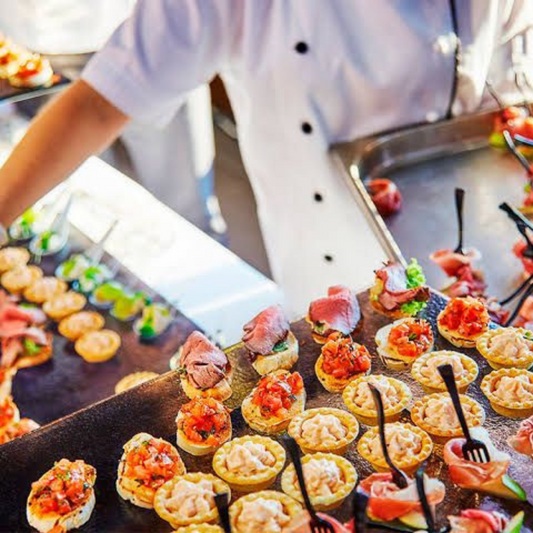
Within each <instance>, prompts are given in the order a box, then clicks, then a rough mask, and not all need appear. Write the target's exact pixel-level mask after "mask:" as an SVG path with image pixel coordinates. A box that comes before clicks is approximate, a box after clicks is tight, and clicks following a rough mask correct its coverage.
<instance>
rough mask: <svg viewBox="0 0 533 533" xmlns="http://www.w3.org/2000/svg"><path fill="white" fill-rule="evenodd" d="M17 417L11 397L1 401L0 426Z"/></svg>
mask: <svg viewBox="0 0 533 533" xmlns="http://www.w3.org/2000/svg"><path fill="white" fill-rule="evenodd" d="M14 417H15V407H14V404H13V401H12V400H11V399H10V398H6V399H5V400H4V401H3V402H2V403H0V428H1V427H4V426H5V425H7V424H9V423H10V422H11V421H12V420H13V418H14Z"/></svg>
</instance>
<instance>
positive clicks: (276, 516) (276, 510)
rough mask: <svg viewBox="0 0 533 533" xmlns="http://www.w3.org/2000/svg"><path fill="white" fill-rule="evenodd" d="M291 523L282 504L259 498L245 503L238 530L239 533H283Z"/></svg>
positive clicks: (239, 518)
mask: <svg viewBox="0 0 533 533" xmlns="http://www.w3.org/2000/svg"><path fill="white" fill-rule="evenodd" d="M289 522H290V517H289V516H288V515H287V514H286V513H285V512H284V509H283V505H282V504H281V502H279V501H277V500H269V499H265V498H258V499H257V500H253V501H246V502H244V503H243V505H242V510H241V513H240V514H239V516H238V518H237V529H238V531H239V533H281V532H282V531H283V527H284V526H286V525H287V524H288V523H289Z"/></svg>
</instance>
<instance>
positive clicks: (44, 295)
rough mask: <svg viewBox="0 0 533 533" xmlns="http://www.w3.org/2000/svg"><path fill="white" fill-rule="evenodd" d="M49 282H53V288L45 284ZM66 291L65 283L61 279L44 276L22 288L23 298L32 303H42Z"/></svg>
mask: <svg viewBox="0 0 533 533" xmlns="http://www.w3.org/2000/svg"><path fill="white" fill-rule="evenodd" d="M51 280H54V281H51ZM50 283H53V284H54V286H53V288H50V287H48V286H47V285H48V284H50ZM66 291H67V284H66V282H65V281H63V280H62V279H57V278H51V277H44V278H40V279H38V280H37V281H35V283H32V284H31V285H29V286H28V287H26V289H25V290H24V299H25V300H27V301H28V302H31V303H34V304H43V303H45V302H46V301H48V300H51V299H53V298H55V297H56V296H59V295H60V294H63V293H64V292H66Z"/></svg>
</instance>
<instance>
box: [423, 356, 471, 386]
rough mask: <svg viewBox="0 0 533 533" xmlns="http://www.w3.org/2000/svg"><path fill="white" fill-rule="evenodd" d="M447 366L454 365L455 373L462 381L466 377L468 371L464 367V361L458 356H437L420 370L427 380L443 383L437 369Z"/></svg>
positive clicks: (426, 362) (431, 358)
mask: <svg viewBox="0 0 533 533" xmlns="http://www.w3.org/2000/svg"><path fill="white" fill-rule="evenodd" d="M446 364H448V365H452V367H453V373H454V375H455V377H456V378H457V379H461V378H462V377H463V376H464V375H465V373H466V370H465V367H464V366H463V361H462V360H461V357H460V356H459V355H457V354H437V355H434V356H431V357H429V358H428V359H426V361H425V362H424V364H423V365H422V367H421V368H420V373H421V374H422V375H423V376H424V377H425V378H428V379H431V380H436V381H439V382H442V378H441V376H440V374H439V371H438V370H437V368H438V367H439V366H441V365H446Z"/></svg>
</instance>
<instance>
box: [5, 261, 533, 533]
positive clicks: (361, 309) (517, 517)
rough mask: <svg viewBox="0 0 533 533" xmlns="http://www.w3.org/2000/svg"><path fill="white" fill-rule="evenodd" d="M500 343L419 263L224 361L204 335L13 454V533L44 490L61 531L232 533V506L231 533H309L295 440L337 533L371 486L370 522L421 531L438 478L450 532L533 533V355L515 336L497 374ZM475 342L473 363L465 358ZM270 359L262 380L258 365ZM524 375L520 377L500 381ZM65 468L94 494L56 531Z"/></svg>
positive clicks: (85, 495)
mask: <svg viewBox="0 0 533 533" xmlns="http://www.w3.org/2000/svg"><path fill="white" fill-rule="evenodd" d="M376 309H379V311H380V312H378V311H377V310H376ZM478 311H479V312H478ZM458 315H459V319H457V316H458ZM397 322H399V323H397ZM392 323H394V324H395V325H394V326H393V327H392V328H391V327H390V325H391V324H392ZM426 325H427V326H428V327H429V329H428V327H426ZM492 328H493V326H492V325H491V323H490V321H489V319H488V315H487V313H486V311H485V310H484V309H481V310H478V309H477V307H475V306H473V304H472V310H468V311H465V310H464V309H461V311H460V312H458V309H457V304H456V303H455V301H454V300H451V301H448V300H446V299H445V298H443V297H442V296H441V295H440V294H439V293H436V292H434V291H429V290H428V289H427V287H426V286H425V284H424V282H423V276H422V275H421V271H420V268H419V267H418V266H417V264H416V262H413V263H411V267H410V270H409V271H405V270H402V269H400V268H399V267H398V265H395V264H387V265H384V266H383V267H382V268H380V269H378V271H377V275H376V284H375V286H374V287H373V288H372V289H371V290H370V291H365V292H364V293H362V294H359V295H355V294H354V293H353V291H350V290H349V289H348V288H346V287H331V288H330V290H329V291H328V295H327V296H324V297H323V298H319V299H318V300H316V301H315V302H312V303H311V305H310V307H309V312H308V315H307V318H306V319H305V320H300V321H298V322H295V323H292V324H289V323H288V322H287V320H286V319H285V317H284V316H283V312H282V310H281V309H280V308H278V307H277V306H273V307H271V308H268V309H266V310H265V311H263V312H262V313H260V314H259V315H258V316H257V317H255V318H253V319H252V320H251V321H250V322H249V323H248V324H246V325H245V326H244V340H243V343H241V344H239V345H236V346H233V347H231V348H229V349H227V350H225V351H224V352H223V351H221V350H220V349H218V348H217V347H216V346H215V345H213V344H212V343H211V342H210V341H209V340H208V339H207V338H205V337H204V336H203V335H202V334H201V333H193V334H191V335H190V336H189V338H188V339H187V341H186V342H185V344H184V346H183V347H182V349H181V351H180V354H179V366H178V369H177V370H175V371H172V372H169V373H167V374H165V375H163V376H160V377H158V378H156V379H154V380H152V381H150V382H149V383H144V384H142V385H140V386H139V387H136V388H134V389H132V390H128V391H126V392H125V393H123V394H120V395H118V396H115V397H112V398H109V399H106V400H104V401H102V402H100V403H98V404H96V405H94V406H92V407H89V408H87V409H85V410H82V411H80V412H78V413H76V414H74V415H72V416H69V417H66V418H64V419H62V420H59V421H57V422H55V423H53V424H51V425H48V426H47V427H45V428H42V429H40V430H37V431H35V432H33V433H31V434H29V435H27V436H26V437H25V438H23V439H18V440H15V441H13V442H10V443H8V444H6V445H5V446H3V447H1V448H0V471H1V472H2V476H0V500H1V501H2V503H3V504H2V506H0V524H1V527H4V528H5V531H20V532H24V531H33V530H32V529H31V527H30V525H29V522H28V518H29V517H30V516H33V515H31V513H30V514H29V515H28V510H30V511H31V509H33V507H32V504H33V503H34V499H35V498H37V499H39V498H38V497H37V496H35V492H36V491H37V494H38V495H39V494H40V497H42V498H45V503H42V502H41V503H42V505H41V503H39V502H37V506H38V507H39V505H40V507H39V508H40V509H41V511H42V510H43V509H44V510H45V511H47V512H53V513H56V514H55V515H54V516H55V517H56V519H57V520H56V523H55V525H57V526H58V529H57V531H64V529H63V530H62V529H59V526H60V525H64V524H63V518H61V517H63V516H68V512H70V511H72V510H73V509H82V510H83V512H84V513H85V514H83V520H84V523H83V525H82V527H81V528H80V531H83V532H99V533H103V532H106V531H109V532H111V531H112V532H116V533H120V532H131V531H136V532H152V533H154V532H161V533H169V532H171V531H176V530H178V531H180V532H182V531H183V532H186V531H196V532H199V531H214V532H219V531H221V530H220V529H217V528H216V527H214V526H213V525H208V524H216V522H217V512H216V508H215V506H214V502H213V495H214V494H215V493H227V494H228V495H231V505H230V517H231V521H232V526H233V531H234V533H239V532H241V531H242V532H250V533H255V532H262V531H266V530H267V529H265V528H266V525H265V524H267V523H268V524H270V525H269V527H271V528H273V529H271V530H272V531H279V532H282V531H283V532H285V531H287V532H288V531H293V532H294V533H297V532H304V531H307V529H305V527H304V526H303V525H302V526H299V525H298V522H299V521H300V522H301V521H302V516H303V515H302V514H301V503H300V501H301V493H300V490H299V486H298V483H297V482H296V476H295V471H294V466H293V465H292V464H291V462H290V461H289V460H288V454H287V453H286V451H285V445H286V442H285V440H284V437H283V435H284V434H285V433H288V434H289V435H290V436H291V437H293V439H294V440H295V442H296V443H297V445H298V446H299V448H300V449H301V451H302V453H303V455H302V463H303V468H304V472H305V476H306V485H307V489H308V491H309V492H310V493H311V500H312V502H313V504H314V506H315V508H316V509H317V510H318V511H321V512H325V513H327V514H328V515H329V516H332V517H334V518H335V519H336V520H338V521H339V522H340V523H345V522H348V521H349V520H350V518H351V516H352V503H351V496H350V495H351V493H352V491H353V490H354V488H355V487H356V486H358V489H357V490H358V491H360V492H362V493H364V494H367V495H369V496H370V503H369V508H368V509H369V513H370V514H371V518H372V520H373V521H374V522H376V521H379V520H381V521H382V522H383V523H391V524H392V523H393V524H395V525H396V526H399V527H401V528H403V530H405V531H419V530H424V529H425V528H424V523H423V521H422V520H421V517H422V515H421V513H420V506H419V504H418V503H417V502H418V498H417V496H416V490H415V485H414V483H415V482H414V480H413V478H412V477H411V476H413V475H414V472H415V471H416V470H417V469H418V468H419V467H420V466H421V465H422V464H423V463H425V464H426V474H427V477H426V482H425V485H426V492H427V495H428V500H429V501H430V502H431V505H434V506H435V507H436V516H437V520H438V523H439V524H440V525H442V526H444V525H445V524H446V523H447V522H446V517H455V518H450V521H451V522H452V523H453V524H454V527H456V529H454V530H453V531H454V532H456V531H457V532H459V531H461V532H464V531H471V532H474V531H477V529H475V528H476V527H480V524H481V525H482V524H483V523H486V521H488V522H489V523H490V524H492V525H491V528H492V529H487V528H486V529H479V530H480V531H491V532H492V533H498V532H500V533H503V532H505V533H520V531H522V532H524V533H531V532H532V531H533V514H532V513H531V503H532V502H533V476H532V475H531V474H532V472H533V463H532V462H531V461H532V457H531V454H532V451H533V450H532V442H533V439H532V435H533V422H532V419H529V418H526V417H527V416H530V413H532V412H533V381H532V379H531V377H530V376H531V374H530V373H529V371H528V370H526V369H525V367H526V366H528V364H529V363H530V362H531V363H532V364H533V340H530V339H529V335H526V336H523V335H518V336H516V338H514V340H513V341H512V342H510V343H507V344H505V346H508V347H509V348H508V349H507V351H505V353H506V354H507V355H506V357H505V359H506V361H504V362H503V364H502V357H503V355H502V354H501V353H500V352H501V341H502V339H500V341H499V344H498V339H494V338H493V337H494V335H495V334H494V333H493V331H494V330H493V329H492ZM452 331H453V333H454V335H453V336H452V335H450V332H452ZM503 331H504V333H505V335H506V336H507V335H508V336H512V335H515V334H516V332H514V331H513V330H503ZM326 332H327V333H328V337H327V338H325V337H324V334H325V333H326ZM380 332H381V333H380ZM383 332H385V334H384V333H383ZM442 332H444V333H445V334H446V336H443V335H442ZM501 335H503V333H501V334H500V336H501ZM446 337H448V338H449V339H451V340H453V342H454V344H452V343H450V342H449V341H448V340H447V339H446ZM473 341H475V346H476V347H475V348H464V347H458V346H457V345H458V344H464V343H466V344H468V345H470V346H471V345H472V342H473ZM296 343H297V346H298V348H297V349H296ZM511 348H512V350H511ZM511 352H512V353H511ZM269 354H270V355H269ZM279 354H283V355H282V356H279ZM498 354H500V355H498ZM528 354H529V356H530V357H532V359H531V360H530V359H527V356H528ZM258 356H262V357H263V358H264V359H263V360H261V359H258ZM268 357H272V358H273V359H272V362H268V365H267V366H268V370H269V371H268V372H264V370H265V368H264V366H265V365H264V364H259V365H257V362H258V360H259V361H262V363H265V360H266V359H267V358H268ZM498 360H499V363H498ZM515 360H516V361H519V362H520V363H521V364H522V368H521V369H520V368H514V366H512V367H511V368H507V367H506V366H505V363H507V364H510V365H513V361H515ZM442 365H448V368H450V370H451V372H452V380H453V379H454V378H453V376H454V375H455V376H456V382H457V386H458V388H459V390H460V403H461V406H462V410H463V412H464V414H465V416H466V419H467V424H468V427H469V429H470V431H471V433H472V436H474V437H475V438H476V439H478V440H479V441H480V442H482V443H483V446H485V447H486V448H487V450H488V453H489V456H490V461H489V462H486V463H478V462H472V461H471V459H470V456H469V455H464V454H465V452H464V451H463V444H464V439H463V438H462V437H461V428H460V426H459V423H458V420H457V418H456V417H455V415H454V407H453V406H452V402H451V399H450V398H451V397H450V396H449V394H448V392H446V386H445V385H444V382H442V378H441V377H440V376H439V372H440V369H441V368H442ZM495 366H498V367H500V366H501V368H498V369H496V368H495ZM529 366H531V364H529ZM528 368H529V367H528ZM372 387H374V388H375V390H377V391H379V394H380V397H381V401H382V402H383V405H384V417H385V422H386V425H385V428H386V431H387V441H386V442H387V449H388V451H389V454H390V455H391V458H392V460H393V461H394V463H395V464H396V466H398V467H400V468H401V469H402V470H403V471H404V472H405V473H406V474H407V475H408V476H410V477H409V481H408V484H407V486H406V487H405V488H403V489H401V488H400V486H399V485H398V486H396V485H395V483H394V482H393V478H392V477H391V474H390V473H388V472H387V468H386V463H385V461H384V458H383V455H382V452H381V447H380V443H379V433H378V427H377V426H376V423H377V411H376V404H375V403H374V402H373V400H372V394H373V393H372V390H373V389H372ZM517 396H519V397H520V398H521V403H520V405H517V404H516V397H517ZM529 399H531V403H530V404H529V403H528V402H529ZM522 408H523V409H522ZM517 409H518V411H517ZM61 460H66V461H69V462H70V463H63V462H61ZM54 464H55V466H54ZM67 466H68V468H72V469H78V470H80V471H85V472H87V473H86V475H87V476H89V477H88V478H87V479H86V482H85V484H84V485H83V487H86V489H83V490H82V489H81V488H80V489H79V490H78V491H77V492H76V493H75V494H76V497H75V498H74V500H72V499H69V503H70V504H71V506H70V507H69V509H68V510H65V513H64V514H61V513H59V511H58V507H57V505H56V504H54V503H52V504H49V503H48V500H49V499H50V498H51V499H52V500H54V501H58V498H57V497H56V496H55V492H54V489H53V488H51V487H52V485H51V484H52V483H53V480H54V479H55V478H57V475H56V474H54V470H51V471H50V472H49V473H48V474H47V473H46V472H47V470H48V469H50V468H52V469H58V468H59V469H61V468H63V467H67ZM93 468H94V469H95V470H96V482H95V483H94V484H93V478H92V477H91V476H92V473H93V471H92V469H93ZM84 469H85V470H84ZM43 475H44V481H43V477H42V476H43ZM80 475H81V474H80ZM38 480H39V481H38ZM93 485H94V495H95V501H96V503H95V505H94V508H93V509H92V512H91V513H90V516H89V518H88V519H87V520H85V519H86V514H87V512H86V507H92V505H93V503H92V492H91V491H92V490H93ZM43 486H44V489H43V490H41V491H40V492H39V489H42V487H43ZM46 487H50V488H46ZM68 488H69V487H66V488H65V487H64V486H62V488H61V490H68ZM30 492H31V495H30ZM29 496H30V497H29ZM28 497H29V499H28ZM76 498H77V499H76ZM79 502H81V503H79ZM85 502H89V503H90V505H89V504H87V505H86V506H85V507H84V504H85ZM49 505H51V507H50V506H49ZM50 510H51V511H50ZM58 513H59V514H58ZM265 513H266V514H265ZM524 513H525V517H524ZM304 518H305V517H304ZM422 518H423V517H422ZM32 520H33V518H32ZM65 520H66V519H65ZM265 521H266V522H265ZM304 522H305V520H304ZM522 522H523V525H522ZM1 527H0V531H3V530H2V529H1ZM186 527H188V529H180V528H186ZM460 527H462V528H463V529H460ZM468 528H470V529H468ZM66 529H67V530H68V528H66ZM41 530H42V531H48V530H47V529H46V528H42V529H41ZM374 530H376V531H379V530H380V529H379V528H377V529H374ZM338 531H344V530H341V529H338ZM54 533H55V530H54Z"/></svg>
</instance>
